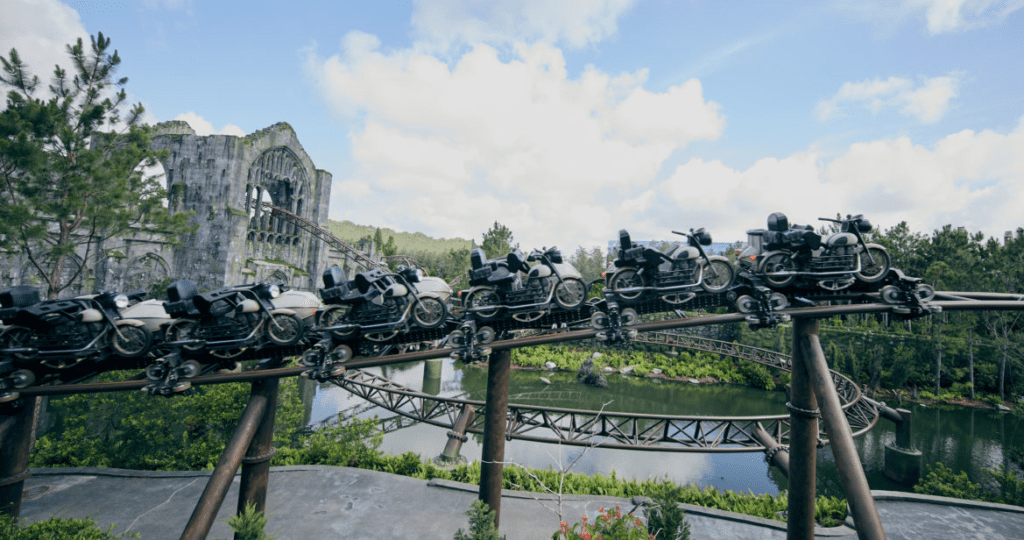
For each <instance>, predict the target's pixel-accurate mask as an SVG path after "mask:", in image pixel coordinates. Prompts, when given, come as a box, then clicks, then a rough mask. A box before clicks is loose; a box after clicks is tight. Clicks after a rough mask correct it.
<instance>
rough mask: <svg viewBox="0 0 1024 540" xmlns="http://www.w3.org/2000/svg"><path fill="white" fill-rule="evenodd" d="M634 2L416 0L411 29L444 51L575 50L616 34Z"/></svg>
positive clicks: (427, 45)
mask: <svg viewBox="0 0 1024 540" xmlns="http://www.w3.org/2000/svg"><path fill="white" fill-rule="evenodd" d="M635 3H636V0H599V1H594V0H560V1H558V2H534V1H528V2H523V1H521V0H416V2H415V7H414V10H413V15H412V26H413V28H414V29H415V31H416V36H417V38H418V39H419V45H420V47H424V48H426V49H429V50H440V51H446V50H450V49H451V48H453V47H459V46H463V45H476V44H480V43H486V44H490V45H498V46H500V45H511V44H514V43H518V42H524V41H525V42H534V41H544V42H547V43H559V44H563V45H565V46H566V47H569V48H574V49H578V48H581V47H585V46H588V45H593V44H595V43H598V42H599V41H601V40H602V39H605V38H607V37H609V36H612V35H614V34H615V33H616V32H617V30H618V24H617V23H618V18H619V17H621V16H622V15H623V14H624V13H626V12H627V11H629V9H630V8H632V7H633V5H634V4H635Z"/></svg>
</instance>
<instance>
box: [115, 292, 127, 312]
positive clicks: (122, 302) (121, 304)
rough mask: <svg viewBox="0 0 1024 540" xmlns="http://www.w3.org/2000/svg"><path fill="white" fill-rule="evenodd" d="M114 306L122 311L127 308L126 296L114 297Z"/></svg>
mask: <svg viewBox="0 0 1024 540" xmlns="http://www.w3.org/2000/svg"><path fill="white" fill-rule="evenodd" d="M114 305H115V306H117V309H124V308H126V307H128V295H125V294H119V295H117V296H115V297H114Z"/></svg>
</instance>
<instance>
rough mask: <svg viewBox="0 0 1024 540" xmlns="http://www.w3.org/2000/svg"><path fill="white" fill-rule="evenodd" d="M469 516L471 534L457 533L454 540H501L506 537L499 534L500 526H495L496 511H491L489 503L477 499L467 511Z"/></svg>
mask: <svg viewBox="0 0 1024 540" xmlns="http://www.w3.org/2000/svg"><path fill="white" fill-rule="evenodd" d="M466 515H467V516H469V534H466V533H464V532H462V529H461V528H460V529H459V530H457V531H455V537H454V540H501V539H504V538H505V537H504V536H500V535H499V534H498V526H497V525H495V524H494V510H491V508H490V507H489V506H487V503H485V502H483V501H481V500H479V499H477V500H475V501H473V504H472V506H470V507H469V510H467V511H466Z"/></svg>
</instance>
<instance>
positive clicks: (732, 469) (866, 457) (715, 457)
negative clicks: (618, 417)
mask: <svg viewBox="0 0 1024 540" xmlns="http://www.w3.org/2000/svg"><path fill="white" fill-rule="evenodd" d="M371 371H372V370H371ZM377 373H380V374H382V375H385V376H387V377H389V378H390V379H391V380H393V381H394V382H396V383H398V384H401V385H403V386H406V387H409V388H412V389H414V390H422V391H426V392H428V393H431V394H436V395H439V396H442V397H459V398H463V399H473V400H480V401H483V400H485V393H486V384H487V372H486V370H485V369H483V368H481V367H474V366H470V367H466V366H463V365H462V364H456V363H454V361H452V360H450V359H446V360H445V361H444V363H443V365H442V366H441V376H440V378H439V379H438V378H434V377H430V378H426V379H424V363H423V362H418V363H409V364H401V365H396V366H385V367H383V368H379V369H378V371H377ZM541 377H544V378H546V379H548V380H549V381H550V382H551V384H546V383H544V382H543V381H541V380H540V378H541ZM608 379H609V380H608V382H609V385H608V388H594V387H591V386H586V385H583V384H580V383H577V382H576V377H575V374H572V373H552V372H542V371H526V370H513V371H512V373H511V376H510V389H509V393H510V395H511V396H512V397H511V399H510V401H511V402H512V403H518V404H526V405H543V406H551V407H571V408H578V409H589V410H598V409H601V408H602V407H604V408H605V410H607V411H628V412H637V413H649V414H668V415H684V414H685V415H706V416H753V415H768V414H785V412H786V409H785V402H786V398H785V394H784V393H783V392H780V391H775V392H767V391H762V390H756V389H752V388H747V387H742V386H735V385H693V384H689V383H679V382H670V381H661V380H656V379H637V378H632V377H621V376H619V375H612V376H610V377H609V378H608ZM907 408H911V409H912V410H913V411H914V420H913V421H914V425H913V430H912V438H913V442H914V446H916V447H917V449H919V450H921V451H922V453H923V454H924V462H925V464H926V465H931V464H934V463H936V462H942V463H943V464H945V465H947V466H949V467H952V468H953V469H954V470H965V471H967V472H968V475H969V476H970V477H971V478H972V479H973V480H974V481H975V482H978V481H981V480H982V479H983V478H984V474H983V472H982V470H983V469H984V468H986V467H992V466H994V465H996V464H999V463H1003V462H1004V460H1005V457H1004V452H1003V449H1004V448H1007V447H1008V446H1016V447H1024V440H1022V439H1024V430H1022V429H1018V424H1019V421H1018V420H1017V419H1016V418H1015V417H1013V416H1011V415H1006V414H1000V413H996V412H990V411H981V410H972V409H960V408H940V407H922V406H917V405H913V406H907ZM339 411H343V412H344V416H345V417H349V416H353V415H354V416H357V417H360V418H369V417H373V416H374V415H377V416H379V417H380V418H381V419H386V418H389V417H392V416H395V415H394V413H391V412H390V411H386V410H383V409H380V408H377V407H374V406H372V405H369V404H367V402H365V401H363V400H362V399H359V398H356V397H354V396H352V395H351V394H349V393H348V392H347V391H345V390H342V389H340V388H338V387H336V386H334V385H330V384H323V385H319V386H317V387H316V391H315V395H314V396H313V398H312V404H311V406H310V413H309V414H310V421H311V422H314V423H315V422H318V421H320V420H323V419H325V418H329V417H331V416H334V415H335V414H337V413H338V412H339ZM446 432H447V429H445V428H439V427H435V426H430V425H425V424H418V425H413V426H411V427H407V428H403V429H401V430H398V431H395V432H392V433H388V434H385V435H384V443H383V445H382V446H381V449H382V450H383V451H385V452H387V453H391V454H400V453H403V452H410V451H411V452H415V453H417V454H420V455H421V456H423V457H425V458H433V457H436V456H438V455H439V454H440V453H441V450H442V449H443V448H444V445H445V443H446V442H447V436H446ZM895 437H896V435H895V427H894V426H893V424H891V423H890V422H887V421H885V420H881V421H879V423H878V425H876V426H875V428H873V429H872V430H871V431H870V432H868V433H866V434H864V435H863V436H860V437H858V438H856V439H855V442H856V446H857V450H858V453H859V454H860V456H861V460H862V462H863V464H864V468H865V473H866V475H867V478H868V483H869V485H870V486H871V488H872V489H885V490H897V491H912V488H911V487H910V486H903V485H900V484H897V483H895V482H893V481H891V480H889V479H888V478H886V477H885V476H884V474H883V472H882V471H883V465H882V458H883V453H884V447H885V445H886V444H888V443H890V442H892V441H894V440H895ZM481 452H482V446H481V437H480V436H479V435H476V436H474V435H472V434H471V435H470V437H469V440H468V441H467V442H466V443H465V444H464V445H463V447H462V452H461V453H462V455H463V456H464V457H466V458H467V459H469V460H479V459H480V456H481ZM581 453H584V454H585V455H583V457H582V458H580V459H579V461H577V462H576V464H575V465H574V466H573V468H572V470H573V472H579V473H586V474H598V473H600V474H604V475H608V474H610V473H611V472H612V471H615V473H616V476H618V477H619V478H634V479H638V480H642V479H648V478H669V479H671V480H673V481H675V482H679V483H693V484H698V485H714V486H717V487H719V488H721V489H729V490H734V491H752V492H753V493H771V494H776V493H778V492H779V490H780V489H785V488H786V485H787V481H786V478H785V477H784V476H783V475H782V474H781V472H779V471H778V470H777V469H774V468H770V467H768V465H767V463H765V461H764V456H763V454H761V453H730V454H717V453H715V454H712V453H700V454H698V453H680V452H651V451H631V450H616V449H606V448H600V447H598V448H591V449H586V450H585V449H583V448H578V447H569V446H562V447H560V446H559V445H555V444H543V443H535V442H529V441H517V440H512V441H508V442H506V445H505V458H506V460H507V461H509V462H514V463H518V464H520V465H525V466H528V467H537V468H551V469H557V468H559V467H560V466H565V465H567V464H568V463H571V462H572V461H573V460H574V459H576V458H577V457H579V456H580V454H581ZM834 461H835V460H834V457H833V455H832V452H831V450H830V448H829V447H825V448H822V449H820V450H819V454H818V492H819V493H821V494H828V495H835V496H842V485H841V483H840V480H839V474H838V471H837V470H836V467H835V463H834Z"/></svg>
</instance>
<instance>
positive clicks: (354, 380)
mask: <svg viewBox="0 0 1024 540" xmlns="http://www.w3.org/2000/svg"><path fill="white" fill-rule="evenodd" d="M651 336H654V337H653V338H651ZM638 339H642V340H643V341H646V342H648V343H659V344H668V345H673V346H678V347H686V348H694V349H699V350H703V351H707V352H713V353H717V354H723V355H726V356H732V357H736V358H740V359H743V360H749V361H752V362H757V363H759V364H763V365H766V366H769V367H772V368H776V369H783V370H788V369H789V366H790V365H791V364H790V362H791V359H790V357H789V356H788V355H784V354H781V353H776V352H774V351H769V350H765V349H759V348H756V347H748V346H745V345H740V344H737V343H728V342H724V341H718V340H713V339H708V338H700V337H695V336H685V335H679V334H670V333H664V332H652V333H650V334H647V337H646V338H640V336H638ZM832 380H833V383H834V384H835V386H836V389H837V391H838V393H839V397H840V399H841V401H842V402H843V409H844V410H845V411H846V416H847V420H848V421H849V423H850V427H851V429H852V430H853V432H854V435H860V434H862V433H864V432H866V431H868V430H870V429H871V428H872V427H873V426H874V425H875V423H876V422H877V421H878V413H877V411H876V410H875V408H874V407H873V406H871V405H870V404H868V403H867V402H866V401H864V400H862V399H861V393H860V390H859V389H858V388H857V385H856V384H855V383H854V382H853V381H851V380H850V379H848V378H846V377H844V376H843V375H840V374H838V373H836V372H832ZM333 382H334V383H335V384H336V385H338V386H340V387H341V388H344V389H345V390H348V391H349V392H351V393H352V394H354V395H356V396H358V397H360V398H362V399H364V400H366V401H369V402H371V403H374V404H376V405H377V406H379V407H382V408H384V409H387V410H389V411H391V412H394V413H397V414H399V415H402V416H405V417H406V418H409V419H412V420H415V421H417V422H424V423H427V424H432V425H435V426H439V427H443V428H449V429H451V428H452V426H453V425H454V423H455V420H456V418H458V416H459V414H460V413H461V411H462V409H463V408H465V407H466V406H468V405H471V406H473V407H474V409H475V410H476V411H477V415H476V417H475V420H474V422H473V423H472V424H470V426H469V429H468V431H470V432H475V433H483V418H484V415H483V413H481V412H480V411H481V410H482V409H484V408H485V403H484V402H482V401H471V400H464V399H455V398H442V397H437V396H432V395H429V394H423V393H421V392H416V391H414V390H411V389H409V388H406V387H404V386H401V385H398V384H395V383H394V382H392V381H390V380H389V379H386V378H384V377H381V376H379V375H375V374H372V373H369V372H367V371H364V370H350V371H348V372H347V373H345V375H344V376H343V377H341V378H338V379H335V380H334V381H333ZM757 425H760V426H761V428H762V429H764V430H765V431H766V432H768V433H769V434H772V435H773V437H774V438H775V439H776V440H777V441H779V442H780V443H783V444H785V443H786V441H788V439H789V414H788V413H787V414H784V415H774V416H756V417H749V418H731V417H708V416H669V415H648V414H633V413H617V412H604V411H582V410H577V409H565V408H559V407H536V406H529V405H517V404H510V405H509V416H508V424H507V429H506V436H507V437H508V438H511V439H521V440H531V441H541V442H559V443H562V444H569V445H576V446H598V445H599V446H601V447H602V448H622V449H631V450H659V451H676V452H687V451H688V452H757V451H764V450H765V448H764V446H762V445H761V443H759V442H758V440H757V439H756V438H754V436H753V434H752V430H753V429H754V428H755V426H757ZM822 427H824V426H822ZM820 438H821V439H822V440H823V441H826V440H827V439H826V438H825V436H824V432H822V436H821V437H820Z"/></svg>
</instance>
